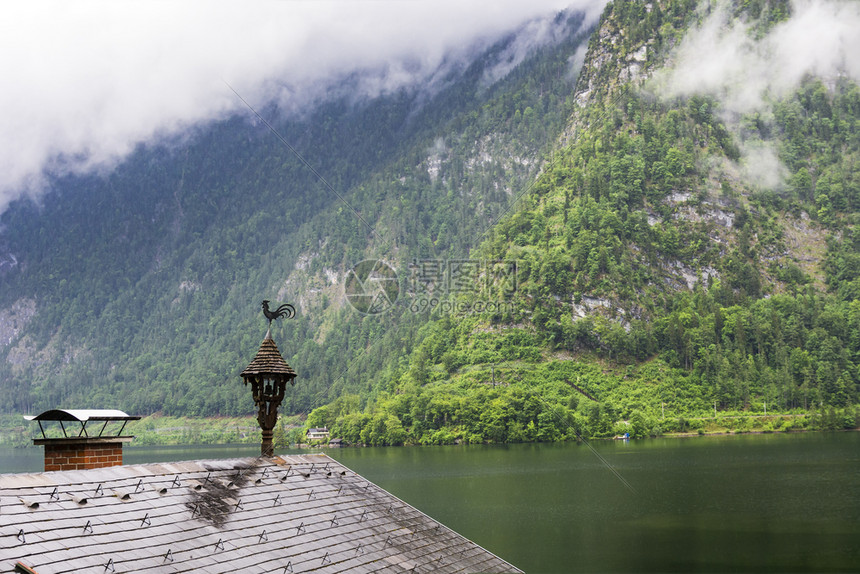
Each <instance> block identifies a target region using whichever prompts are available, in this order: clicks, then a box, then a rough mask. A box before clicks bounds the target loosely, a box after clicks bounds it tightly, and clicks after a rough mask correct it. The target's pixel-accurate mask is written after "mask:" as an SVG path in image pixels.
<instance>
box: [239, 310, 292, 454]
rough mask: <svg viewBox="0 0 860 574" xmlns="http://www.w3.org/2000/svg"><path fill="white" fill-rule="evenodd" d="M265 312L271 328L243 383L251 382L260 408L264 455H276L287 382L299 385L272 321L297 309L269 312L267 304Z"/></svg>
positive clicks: (258, 414)
mask: <svg viewBox="0 0 860 574" xmlns="http://www.w3.org/2000/svg"><path fill="white" fill-rule="evenodd" d="M263 313H264V314H265V315H266V318H267V319H268V320H269V329H268V330H267V331H266V337H265V338H264V339H263V342H262V344H261V345H260V350H259V351H257V355H256V356H255V357H254V360H253V361H251V363H250V364H249V365H248V366H247V367H245V370H244V371H242V375H241V376H242V380H243V381H244V383H245V384H246V385H247V384H248V383H251V392H252V394H253V396H254V404H255V405H256V406H257V422H258V423H259V424H260V428H261V429H263V441H262V443H261V444H260V454H261V455H263V456H268V457H271V456H273V455H274V445H273V444H272V435H273V434H274V432H273V431H274V428H275V425H276V424H277V422H278V407H279V406H281V401H283V400H284V393H285V392H286V388H287V383H290V385H294V384H295V380H294V379H295V378H296V372H295V371H294V370H293V368H292V367H290V365H288V364H287V362H286V361H285V360H284V358H283V357H282V356H281V352H280V351H278V346H277V345H275V342H274V341H273V340H272V320H273V319H276V318H278V317H292V316H293V315H294V314H295V310H294V309H293V307H292V306H291V305H281V306H280V307H279V308H278V310H277V311H274V312H271V311H269V302H268V301H263Z"/></svg>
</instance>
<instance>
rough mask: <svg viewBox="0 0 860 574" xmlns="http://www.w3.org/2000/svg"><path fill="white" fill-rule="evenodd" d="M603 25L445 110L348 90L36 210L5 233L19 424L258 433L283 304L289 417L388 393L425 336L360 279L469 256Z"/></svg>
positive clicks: (13, 214) (152, 155)
mask: <svg viewBox="0 0 860 574" xmlns="http://www.w3.org/2000/svg"><path fill="white" fill-rule="evenodd" d="M582 24H583V18H582V16H581V15H577V14H560V15H559V16H558V17H557V18H556V19H555V20H553V21H551V22H548V23H547V24H546V26H547V27H548V29H550V30H551V31H552V33H551V34H548V35H547V38H548V39H551V41H549V42H548V43H544V44H543V45H538V46H536V47H535V48H534V49H532V50H531V51H527V52H525V53H523V51H522V50H521V48H522V47H523V46H528V45H533V44H534V42H533V40H532V39H531V38H529V37H527V36H524V34H525V35H527V33H528V31H529V28H528V27H527V26H526V27H524V28H523V29H522V30H521V31H520V32H519V33H518V34H513V35H511V36H510V37H508V38H505V39H502V40H501V41H499V42H498V43H497V44H496V45H494V46H493V47H492V48H491V49H489V50H488V51H486V52H485V53H482V54H476V55H475V58H474V60H473V62H472V64H471V65H470V66H469V67H467V68H465V69H463V70H461V71H459V72H451V73H450V74H449V75H448V76H447V77H443V78H437V81H436V82H435V83H434V91H432V92H430V91H426V90H422V89H419V88H415V89H411V90H401V91H399V92H397V93H393V94H389V95H387V96H384V97H380V98H377V99H374V100H370V101H364V100H356V99H355V98H353V97H352V96H351V95H349V94H350V93H351V90H350V86H352V85H353V84H355V83H357V82H360V81H361V78H360V77H352V78H345V79H344V83H343V85H342V86H341V88H342V89H341V90H340V92H339V93H340V94H341V95H339V96H338V95H335V96H333V98H332V99H331V100H329V101H327V102H324V103H323V104H321V105H320V106H319V107H318V108H316V109H315V110H313V111H312V112H311V113H309V114H308V115H306V116H304V117H298V118H297V117H291V116H286V115H282V114H281V112H279V110H277V109H274V108H271V109H265V110H259V112H260V115H261V116H262V117H266V118H270V119H271V121H272V122H273V124H272V126H273V128H274V131H276V132H277V134H275V133H273V131H272V130H270V129H269V128H268V127H267V126H266V125H264V124H262V123H261V122H259V121H256V118H255V117H254V114H253V113H251V112H250V111H249V114H248V118H230V119H227V120H224V121H222V122H219V123H217V124H214V125H211V126H203V127H200V128H198V129H197V130H196V132H195V133H192V134H189V135H188V136H187V137H186V138H185V139H183V140H180V141H174V142H167V143H163V144H159V145H157V146H152V147H142V148H140V149H138V150H137V151H136V152H135V153H134V154H133V155H132V156H131V157H130V158H129V159H128V160H127V161H126V162H125V163H124V164H123V165H121V166H119V168H118V169H116V170H115V171H113V172H111V173H108V174H101V175H93V176H88V177H68V178H65V179H62V180H59V181H56V182H54V190H55V191H54V192H52V193H51V194H50V195H49V196H47V197H46V198H45V199H44V201H43V202H42V203H41V204H39V205H35V204H33V203H31V202H29V201H26V200H24V201H19V202H18V203H17V204H16V205H13V206H12V207H11V208H10V209H9V210H8V211H6V212H5V213H4V214H3V215H2V217H0V218H2V229H3V231H2V236H0V253H2V255H0V261H2V263H0V277H2V284H0V331H2V334H3V335H4V336H3V337H2V339H0V341H2V347H0V385H2V388H3V391H4V396H6V397H8V400H7V402H6V403H5V407H4V408H6V409H9V410H10V411H13V412H14V411H21V410H24V411H32V410H40V409H44V408H51V407H58V406H64V407H67V408H72V407H93V406H116V407H118V408H124V409H126V410H128V411H130V412H135V413H140V414H146V413H150V412H157V411H162V412H167V413H171V414H179V413H182V414H189V415H206V414H208V415H213V414H238V413H246V412H249V411H250V409H251V406H250V405H249V399H248V397H247V393H246V389H244V388H243V387H242V385H240V384H239V379H238V373H239V372H240V371H241V369H242V368H243V367H244V363H243V361H247V360H249V359H250V357H252V356H253V354H254V352H255V351H256V348H257V346H258V344H259V341H260V340H261V338H262V336H263V333H264V322H263V319H262V316H261V314H260V312H259V302H260V300H262V299H271V300H276V299H277V300H288V301H293V302H295V303H297V307H298V309H299V314H298V317H297V318H296V319H294V320H289V321H285V322H283V323H282V324H278V325H277V326H276V328H275V333H274V334H275V337H276V338H277V339H278V340H279V344H280V347H281V349H282V352H284V354H285V356H286V358H287V359H288V361H289V362H290V364H291V365H293V366H294V367H295V368H296V370H297V371H298V372H299V374H300V382H299V384H297V386H296V387H295V389H296V392H295V393H294V394H292V395H291V399H290V400H291V401H292V402H291V403H290V404H287V405H285V409H286V410H288V411H293V412H302V411H307V410H309V408H311V407H313V406H317V405H319V404H322V403H323V402H326V401H327V400H333V399H335V398H336V397H338V396H339V395H340V394H341V393H342V392H343V391H344V390H349V389H352V390H353V391H354V392H361V393H364V394H366V393H367V392H368V390H369V389H374V388H376V382H377V380H378V373H379V371H380V370H381V369H382V368H383V366H384V365H385V364H387V363H390V362H392V361H394V362H395V363H396V361H397V360H398V357H400V356H402V355H403V354H404V353H408V352H409V350H410V349H411V345H412V343H413V341H412V337H413V334H414V331H415V329H416V328H417V327H418V326H419V325H420V323H421V319H420V318H419V317H417V316H414V315H413V314H411V313H408V312H407V310H408V305H401V306H399V307H397V308H395V309H394V310H393V311H394V312H393V313H391V314H388V315H385V316H383V317H365V316H362V315H360V314H359V313H357V312H356V311H355V310H354V309H352V308H351V307H350V306H349V305H347V303H346V301H345V300H344V298H343V290H342V289H343V286H342V281H343V277H344V274H345V272H346V271H347V270H348V269H349V268H350V267H351V266H352V265H354V264H356V263H357V262H358V261H360V260H362V259H365V258H368V257H380V258H383V257H384V258H386V259H388V260H390V261H392V263H393V264H395V265H396V266H398V267H401V262H408V261H410V260H411V259H412V258H415V257H442V258H444V257H446V256H448V255H449V254H452V255H463V254H467V253H468V251H469V249H470V248H471V247H472V246H473V245H475V244H476V242H477V241H479V240H480V237H481V233H482V232H483V231H484V230H485V229H486V228H487V227H488V226H489V224H490V222H492V221H494V220H495V219H497V218H498V217H499V216H500V215H501V214H502V213H503V212H504V210H505V209H506V208H507V206H508V204H509V202H510V195H511V193H512V190H514V189H518V188H521V187H523V186H525V185H526V182H528V181H530V180H531V179H532V178H533V176H534V174H535V173H536V171H537V170H538V166H539V164H540V156H541V153H542V150H543V149H544V148H545V146H546V145H547V143H548V142H550V141H552V140H553V139H554V138H555V137H556V136H557V134H558V133H559V131H560V130H561V129H562V127H563V126H564V122H565V117H566V116H567V115H568V114H569V110H570V106H571V105H572V101H570V100H569V98H568V97H567V96H568V94H569V91H570V87H571V85H572V81H573V78H574V76H575V70H574V69H572V65H573V64H575V62H574V61H573V60H572V59H571V58H572V57H573V56H574V55H575V54H576V53H577V49H578V48H579V46H580V44H582V42H584V41H585V39H586V38H587V37H588V30H584V29H581V28H582ZM524 54H525V55H526V58H525V60H523V59H522V57H523V55H524ZM440 86H441V88H440ZM343 94H347V95H343ZM280 138H283V141H285V142H287V143H288V144H289V146H287V145H284V143H283V142H282V141H281V139H280ZM294 150H295V152H297V153H294ZM299 156H300V157H299ZM403 267H404V268H405V264H404V265H403ZM401 316H402V317H403V320H402V321H401V320H399V318H400V317H401ZM371 347H372V348H373V352H368V349H369V348H371Z"/></svg>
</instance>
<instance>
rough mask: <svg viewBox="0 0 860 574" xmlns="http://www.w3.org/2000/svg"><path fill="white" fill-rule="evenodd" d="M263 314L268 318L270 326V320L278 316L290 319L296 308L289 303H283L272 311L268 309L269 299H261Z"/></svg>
mask: <svg viewBox="0 0 860 574" xmlns="http://www.w3.org/2000/svg"><path fill="white" fill-rule="evenodd" d="M263 315H265V316H266V319H268V320H269V326H270V327H271V325H272V321H274V320H275V319H278V318H279V317H285V318H287V319H292V318H293V317H295V316H296V308H295V307H293V306H292V305H290V304H289V303H284V304H283V305H281V306H279V307H278V308H277V309H275V310H274V311H272V310H270V309H269V301H268V300H265V301H263Z"/></svg>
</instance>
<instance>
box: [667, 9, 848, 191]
mask: <svg viewBox="0 0 860 574" xmlns="http://www.w3.org/2000/svg"><path fill="white" fill-rule="evenodd" d="M726 4H727V3H723V4H721V5H720V6H719V7H718V8H717V9H716V10H714V11H713V12H712V13H711V14H710V15H709V16H707V17H706V18H704V20H703V21H702V23H701V25H699V26H697V27H694V28H692V29H691V30H690V31H689V32H688V33H687V34H686V36H685V37H684V39H683V41H682V42H681V44H680V46H679V47H678V49H677V52H676V54H675V55H674V64H673V65H672V67H671V68H669V69H667V70H665V71H664V72H663V73H661V74H656V75H655V76H654V83H653V85H652V87H654V88H656V90H657V91H658V93H660V94H661V95H662V96H664V97H668V98H674V97H678V96H681V97H684V96H690V95H693V94H707V95H711V96H714V97H716V98H717V99H718V100H719V102H720V106H721V111H720V113H721V116H722V119H723V120H724V121H725V122H726V123H727V125H729V126H730V128H733V129H734V131H735V133H736V134H737V133H738V120H739V117H740V116H741V115H743V114H748V113H753V112H759V113H760V114H761V115H762V117H763V118H765V119H767V118H769V117H772V113H771V112H772V110H771V105H770V103H769V102H771V101H774V100H776V99H780V98H783V97H786V96H788V95H789V94H790V93H791V92H792V91H793V90H795V89H797V88H798V87H799V86H800V83H801V81H802V80H803V78H804V77H806V76H808V75H813V76H817V77H820V78H822V79H823V80H824V81H825V82H827V83H831V84H832V83H833V82H834V81H835V80H836V79H838V78H839V77H848V78H850V79H852V80H853V81H854V82H858V83H860V2H856V1H853V0H818V1H809V0H796V1H794V2H793V3H792V16H791V18H790V19H789V20H787V21H785V22H782V23H780V24H778V25H776V26H774V27H773V29H772V30H770V32H769V33H768V34H767V35H766V36H765V37H763V38H761V39H759V40H756V39H754V37H753V34H752V33H751V30H750V26H749V25H747V24H745V23H742V22H737V21H732V19H731V15H730V13H729V11H730V7H728V6H727V5H726ZM740 145H741V150H742V153H743V158H742V164H743V167H744V171H745V175H746V176H747V177H748V178H749V179H750V181H751V182H752V183H754V184H756V185H760V186H763V187H768V188H775V187H778V186H779V185H780V183H781V182H782V181H784V177H785V174H786V173H787V170H786V169H785V167H784V166H783V165H781V163H780V162H779V160H778V158H777V155H776V151H775V150H774V149H773V146H772V145H771V144H770V143H769V142H766V141H760V140H753V141H748V142H743V141H741V142H740Z"/></svg>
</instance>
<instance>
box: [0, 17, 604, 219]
mask: <svg viewBox="0 0 860 574" xmlns="http://www.w3.org/2000/svg"><path fill="white" fill-rule="evenodd" d="M605 4H606V0H494V1H488V0H376V1H361V0H331V1H326V0H283V1H279V2H239V1H220V0H193V1H174V0H165V1H158V0H147V1H139V2H129V1H116V0H110V1H103V2H89V1H79V0H76V1H74V2H66V1H58V2H40V1H32V0H13V1H11V2H6V3H4V5H3V11H2V18H0V78H2V89H0V212H2V211H3V210H4V209H5V208H6V207H7V206H8V203H9V202H10V201H11V200H13V199H15V198H17V197H20V196H21V195H24V194H29V195H33V196H37V195H39V194H40V193H42V192H44V190H45V185H46V184H45V181H46V180H45V178H44V177H43V176H44V174H45V173H46V172H48V173H54V174H56V173H63V172H65V171H69V170H72V171H76V172H80V171H87V170H92V169H99V170H102V171H104V170H107V169H110V168H112V167H113V166H114V165H115V164H116V162H117V161H118V160H121V159H122V158H123V157H124V156H125V155H126V154H127V153H128V152H129V151H130V150H132V149H133V148H134V146H135V145H137V144H139V143H141V142H152V141H153V140H157V139H158V138H159V137H162V136H165V135H167V136H175V135H177V134H181V133H182V132H183V131H184V130H186V129H187V127H188V126H191V125H195V124H199V123H200V122H204V121H208V120H211V119H215V118H220V117H224V116H225V115H227V114H230V113H235V112H236V111H241V110H242V108H243V107H244V105H243V104H242V103H241V102H240V101H239V100H238V98H237V97H236V95H235V94H233V93H232V92H231V91H230V89H229V88H228V87H227V85H226V84H225V82H227V83H229V84H230V85H231V86H232V87H233V88H235V89H236V91H238V92H239V93H240V94H242V96H243V97H245V98H246V99H248V100H249V101H251V102H252V104H254V105H260V104H261V103H263V102H264V101H265V100H267V99H271V98H277V99H278V100H279V101H280V103H281V104H282V105H283V106H284V107H285V108H287V109H289V108H290V107H294V108H295V107H301V106H303V105H306V103H307V102H306V100H307V98H309V97H313V95H314V94H315V93H319V92H318V90H319V89H321V88H322V87H324V86H325V85H326V83H327V82H328V81H330V80H331V79H332V78H337V77H339V76H342V75H343V74H345V73H349V72H351V71H368V72H373V73H372V74H368V75H369V77H373V81H371V82H366V83H365V84H364V85H363V87H364V89H366V90H368V91H369V92H372V91H374V90H377V91H382V90H387V89H392V88H397V87H400V86H402V85H404V84H409V83H413V82H416V81H424V80H426V79H427V78H428V77H429V75H430V74H432V72H433V70H435V69H437V68H438V67H439V65H440V63H442V62H443V61H445V59H446V58H447V59H448V60H449V61H450V59H451V58H454V59H456V58H463V57H464V56H465V53H466V50H467V49H468V48H469V47H472V48H474V47H475V46H480V45H486V44H487V43H489V42H491V41H493V40H495V39H498V38H499V37H500V36H501V35H502V34H504V33H506V32H510V31H512V30H514V29H515V28H517V27H519V26H522V25H523V24H525V23H527V22H529V21H532V20H534V19H536V18H548V17H552V16H554V15H555V14H557V13H558V12H559V11H560V10H562V9H564V8H565V7H568V6H571V5H572V6H573V7H574V8H575V9H583V10H586V11H587V12H588V14H589V16H590V19H591V20H592V21H594V20H596V18H597V17H598V16H599V14H600V12H601V11H602V9H603V7H604V6H605ZM533 26H534V25H533ZM534 30H535V33H536V34H537V35H539V34H540V32H541V28H540V26H536V27H535V28H534Z"/></svg>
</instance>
